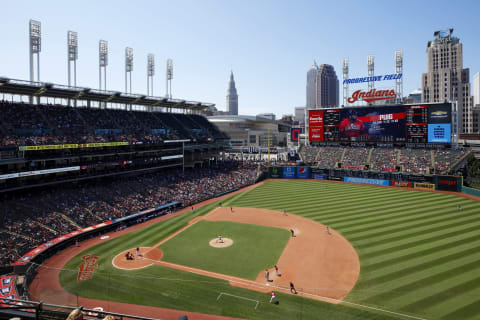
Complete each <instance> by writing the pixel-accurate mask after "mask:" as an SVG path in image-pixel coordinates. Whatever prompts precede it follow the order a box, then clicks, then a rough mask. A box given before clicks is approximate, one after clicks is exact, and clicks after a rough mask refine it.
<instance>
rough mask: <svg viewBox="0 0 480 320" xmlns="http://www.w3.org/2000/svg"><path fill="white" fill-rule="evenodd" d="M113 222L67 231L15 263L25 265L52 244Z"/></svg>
mask: <svg viewBox="0 0 480 320" xmlns="http://www.w3.org/2000/svg"><path fill="white" fill-rule="evenodd" d="M111 224H112V221H105V222H102V223H99V224H97V225H94V226H91V227H86V228H83V229H78V230H75V231H72V232H70V233H67V234H65V235H63V236H60V237H57V238H55V239H52V240H50V241H47V242H45V243H43V244H41V245H39V246H38V247H36V248H35V249H32V250H30V251H29V252H27V253H26V254H24V255H23V256H22V257H21V258H20V259H18V260H17V262H15V263H14V264H13V265H16V266H22V265H25V264H27V263H28V262H30V261H31V260H32V259H33V258H35V257H36V256H37V255H39V254H40V253H42V252H43V251H45V250H47V249H48V248H50V247H52V246H54V245H56V244H58V243H60V242H62V241H65V240H68V239H70V238H72V237H75V236H77V235H79V234H82V233H85V232H89V231H92V230H95V229H99V228H102V227H105V226H108V225H111Z"/></svg>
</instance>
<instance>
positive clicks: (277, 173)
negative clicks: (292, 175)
mask: <svg viewBox="0 0 480 320" xmlns="http://www.w3.org/2000/svg"><path fill="white" fill-rule="evenodd" d="M282 173H283V169H282V168H281V167H270V178H275V179H279V178H282Z"/></svg>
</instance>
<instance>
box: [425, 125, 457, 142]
mask: <svg viewBox="0 0 480 320" xmlns="http://www.w3.org/2000/svg"><path fill="white" fill-rule="evenodd" d="M428 142H429V143H451V142H452V125H451V124H449V123H444V124H442V123H436V124H428Z"/></svg>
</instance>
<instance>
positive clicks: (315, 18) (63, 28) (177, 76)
mask: <svg viewBox="0 0 480 320" xmlns="http://www.w3.org/2000/svg"><path fill="white" fill-rule="evenodd" d="M1 8H2V10H1V12H2V13H1V20H0V26H1V28H0V43H1V46H2V50H0V76H7V77H11V78H17V79H28V77H29V64H28V61H29V60H28V21H29V19H36V20H39V21H41V22H42V40H43V44H42V53H41V80H42V81H48V82H54V83H63V84H66V83H67V62H66V35H67V31H68V30H73V31H76V32H78V35H79V60H78V64H77V68H78V70H77V84H78V85H79V86H85V87H93V88H97V87H98V41H99V40H100V39H104V40H107V41H108V42H109V66H108V79H107V86H108V87H107V88H108V89H110V90H118V91H123V90H124V51H125V47H127V46H129V47H132V48H133V50H134V72H133V74H132V84H133V90H132V91H133V92H135V93H142V94H145V93H146V61H147V54H148V53H153V54H155V62H156V75H155V80H154V86H155V88H154V94H155V95H164V94H165V64H166V59H167V58H171V59H173V62H174V80H173V84H172V92H173V97H174V98H182V99H187V100H195V101H202V102H211V103H215V104H216V105H217V108H218V109H220V110H225V95H226V91H227V85H228V79H229V74H230V70H233V72H234V75H235V80H236V84H237V90H238V93H239V113H241V114H257V113H264V112H273V113H275V114H277V116H280V115H282V114H292V113H293V108H294V107H295V106H301V105H304V104H305V84H306V72H307V71H308V69H309V68H310V66H311V65H312V62H313V60H314V59H315V60H316V61H317V63H319V64H321V63H327V64H332V65H333V66H334V67H335V70H336V72H337V75H338V77H339V80H340V82H341V77H342V76H341V60H342V58H343V57H348V58H349V60H350V77H360V76H365V75H366V74H367V70H366V69H367V67H366V60H367V55H369V54H374V55H375V74H387V73H394V62H393V61H394V51H395V50H399V49H400V50H403V52H404V93H409V92H411V91H413V90H415V89H416V88H419V87H420V79H421V74H422V72H425V71H426V44H427V41H428V40H432V39H433V32H434V31H435V30H439V29H446V28H454V29H455V31H454V35H455V36H457V37H459V38H460V40H461V42H462V43H463V64H464V67H466V68H470V76H471V78H472V77H473V75H474V74H475V73H476V72H479V71H480V59H478V57H479V54H480V36H479V35H478V21H477V20H478V14H479V12H480V10H479V9H480V1H456V2H452V1H396V2H393V1H302V0H299V1H282V0H280V1H273V0H272V1H262V0H257V1H254V0H241V1H236V0H235V1H234V0H232V1H227V0H225V1H216V0H202V1H194V0H190V1H184V0H177V1H118V0H117V1H4V2H2V5H1ZM382 85H383V86H388V85H391V86H392V87H393V86H394V82H393V81H391V82H385V83H383V84H382ZM351 88H352V89H353V88H361V86H358V85H357V86H355V87H354V86H351ZM352 89H351V90H352ZM341 96H342V93H341V92H340V97H341Z"/></svg>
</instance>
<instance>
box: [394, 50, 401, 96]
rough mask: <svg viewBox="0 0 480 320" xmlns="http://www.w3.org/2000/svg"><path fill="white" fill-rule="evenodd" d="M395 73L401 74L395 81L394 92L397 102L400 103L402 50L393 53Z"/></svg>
mask: <svg viewBox="0 0 480 320" xmlns="http://www.w3.org/2000/svg"><path fill="white" fill-rule="evenodd" d="M395 72H396V73H397V74H402V76H401V77H400V78H399V79H398V78H397V79H396V80H395V91H396V93H397V102H398V103H401V102H402V99H403V52H402V50H396V51H395Z"/></svg>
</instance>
